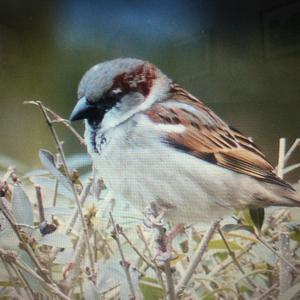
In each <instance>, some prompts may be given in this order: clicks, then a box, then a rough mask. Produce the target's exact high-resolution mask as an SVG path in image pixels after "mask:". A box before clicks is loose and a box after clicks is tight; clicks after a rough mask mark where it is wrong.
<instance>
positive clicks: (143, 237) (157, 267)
mask: <svg viewBox="0 0 300 300" xmlns="http://www.w3.org/2000/svg"><path fill="white" fill-rule="evenodd" d="M137 230H138V233H139V236H140V238H141V240H142V241H143V242H144V245H145V248H146V250H147V251H148V255H149V258H150V260H151V261H152V263H153V265H154V267H155V273H156V276H157V278H158V280H159V282H160V284H161V287H162V289H163V291H164V293H166V287H165V284H164V281H163V278H162V273H161V269H160V268H159V266H158V265H157V263H156V260H155V259H154V258H153V256H152V253H151V250H150V248H149V246H148V243H147V241H146V238H145V236H144V233H143V230H142V228H141V227H140V226H138V227H137Z"/></svg>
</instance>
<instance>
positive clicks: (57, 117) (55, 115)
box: [24, 101, 86, 146]
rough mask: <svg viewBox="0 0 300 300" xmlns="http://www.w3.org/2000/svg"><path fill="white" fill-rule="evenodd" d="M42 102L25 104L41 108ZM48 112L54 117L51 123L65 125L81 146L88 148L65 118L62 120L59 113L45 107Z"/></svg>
mask: <svg viewBox="0 0 300 300" xmlns="http://www.w3.org/2000/svg"><path fill="white" fill-rule="evenodd" d="M39 103H40V101H24V104H33V105H36V106H40V104H39ZM44 108H45V110H46V112H48V113H50V114H51V115H52V117H53V118H54V120H51V122H53V123H62V124H63V125H65V126H66V127H67V128H68V129H69V130H70V131H71V132H72V133H73V134H74V135H75V137H76V138H77V139H78V140H79V142H80V144H81V145H83V146H86V144H85V141H84V139H83V138H82V136H81V135H80V134H79V133H78V132H77V131H76V130H75V129H74V128H73V127H72V126H71V125H70V122H69V121H68V120H66V119H64V118H62V117H61V116H60V115H58V114H57V113H55V112H54V111H52V110H51V109H50V108H48V107H45V106H44Z"/></svg>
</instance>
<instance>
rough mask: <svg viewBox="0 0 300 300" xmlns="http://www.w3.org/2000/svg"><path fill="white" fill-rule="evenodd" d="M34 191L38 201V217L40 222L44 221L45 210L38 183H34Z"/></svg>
mask: <svg viewBox="0 0 300 300" xmlns="http://www.w3.org/2000/svg"><path fill="white" fill-rule="evenodd" d="M34 188H35V192H36V199H37V203H38V208H39V217H40V223H42V222H44V221H45V211H44V204H43V198H42V193H41V187H40V186H39V185H35V186H34Z"/></svg>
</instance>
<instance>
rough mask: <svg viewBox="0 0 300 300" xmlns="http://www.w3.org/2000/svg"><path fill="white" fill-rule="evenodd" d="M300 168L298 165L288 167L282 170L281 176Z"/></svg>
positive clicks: (299, 164)
mask: <svg viewBox="0 0 300 300" xmlns="http://www.w3.org/2000/svg"><path fill="white" fill-rule="evenodd" d="M297 168H300V163H297V164H294V165H291V166H288V167H286V168H284V169H283V175H285V174H287V173H290V172H292V171H294V170H295V169H297Z"/></svg>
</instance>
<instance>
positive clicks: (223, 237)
mask: <svg viewBox="0 0 300 300" xmlns="http://www.w3.org/2000/svg"><path fill="white" fill-rule="evenodd" d="M218 233H219V235H220V236H221V238H222V240H223V242H224V244H225V247H226V248H227V251H228V254H229V255H230V256H231V258H232V260H233V262H234V264H235V265H236V267H237V268H238V270H239V271H240V272H241V273H242V274H245V271H244V269H243V268H242V266H241V265H240V263H239V261H238V260H237V258H236V256H235V253H234V252H233V251H232V250H231V248H230V246H229V244H228V242H227V240H226V238H225V236H224V234H223V232H222V230H221V229H220V227H219V228H218ZM246 280H247V281H248V283H249V284H250V285H251V286H252V287H253V288H256V285H255V284H254V283H253V282H252V280H251V279H250V278H248V277H246Z"/></svg>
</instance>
